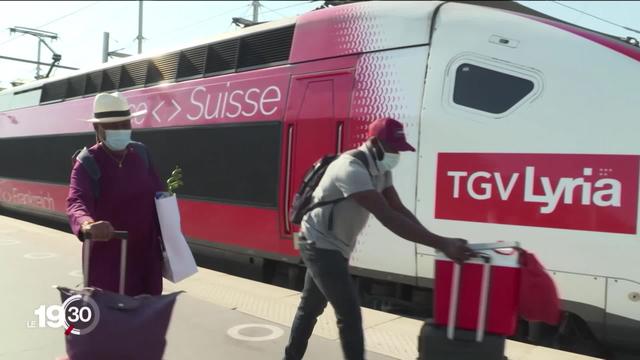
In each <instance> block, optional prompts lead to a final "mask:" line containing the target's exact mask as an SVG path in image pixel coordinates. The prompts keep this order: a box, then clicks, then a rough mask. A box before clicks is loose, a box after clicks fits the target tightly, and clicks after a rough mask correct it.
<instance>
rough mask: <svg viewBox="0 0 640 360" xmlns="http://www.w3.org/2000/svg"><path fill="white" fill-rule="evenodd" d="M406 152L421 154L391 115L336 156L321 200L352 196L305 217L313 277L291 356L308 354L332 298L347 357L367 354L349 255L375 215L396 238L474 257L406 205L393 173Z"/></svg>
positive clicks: (289, 359) (290, 359)
mask: <svg viewBox="0 0 640 360" xmlns="http://www.w3.org/2000/svg"><path fill="white" fill-rule="evenodd" d="M402 151H415V149H414V148H413V147H412V146H411V145H409V144H408V143H407V141H406V138H405V135H404V131H403V126H402V124H401V123H400V122H398V121H396V120H394V119H391V118H384V119H379V120H376V121H375V122H373V123H372V124H371V125H370V126H369V140H367V142H366V143H365V144H363V145H362V146H361V147H360V148H358V149H357V150H356V151H352V152H348V153H345V154H342V155H341V156H340V157H338V158H337V159H336V160H335V161H333V162H332V163H331V164H330V165H329V167H328V168H327V170H326V172H325V174H324V176H323V177H322V180H321V181H320V183H319V184H318V187H317V188H316V189H315V191H314V192H313V203H314V204H317V203H319V202H325V201H331V200H335V199H340V198H345V199H344V200H343V201H340V202H337V203H336V202H333V203H331V204H328V205H326V206H319V207H316V208H313V210H311V211H309V212H308V213H307V214H306V215H305V216H304V218H303V220H302V224H301V233H300V254H301V256H302V259H303V261H304V263H305V265H306V266H307V274H306V277H305V284H304V290H303V292H302V297H301V300H300V305H299V307H298V311H297V313H296V316H295V319H294V321H293V325H292V327H291V336H290V338H289V344H288V345H287V347H286V349H285V357H284V358H285V360H298V359H302V357H303V355H304V353H305V351H306V348H307V343H308V341H309V338H310V337H311V334H312V332H313V328H314V326H315V324H316V321H317V318H318V316H320V315H321V314H322V312H323V311H324V308H325V307H326V306H327V302H330V303H331V305H332V306H333V308H334V309H335V313H336V318H337V320H338V329H339V333H340V342H341V344H342V350H343V353H344V356H345V358H346V359H347V360H363V359H364V335H363V329H362V315H361V312H360V304H359V300H358V294H357V292H356V289H355V287H354V285H353V283H352V281H351V276H350V274H349V257H350V255H351V252H352V250H353V248H354V246H355V243H356V238H357V236H358V234H359V233H360V232H361V231H362V229H363V228H364V226H365V224H366V222H367V220H368V218H369V214H373V216H375V217H376V219H378V221H380V222H381V223H382V225H384V226H385V227H387V228H388V229H389V230H391V231H392V232H393V233H395V234H396V235H398V236H400V237H402V238H404V239H407V240H409V241H412V242H415V243H418V244H422V245H426V246H430V247H433V248H435V249H438V250H440V251H442V252H444V254H446V255H447V256H448V257H449V258H451V259H453V260H456V261H464V260H466V259H468V257H469V255H470V254H471V250H470V249H469V248H468V247H467V245H466V244H467V242H466V241H465V240H463V239H455V238H445V237H442V236H438V235H436V234H433V233H431V232H430V231H429V230H427V229H426V228H425V227H424V226H422V224H420V222H419V221H418V219H416V217H415V216H414V215H413V214H412V213H411V211H409V210H408V209H407V208H406V207H405V206H404V205H403V204H402V202H401V201H400V198H399V197H398V193H397V192H396V190H395V188H394V187H393V182H392V176H391V170H392V169H393V168H394V167H395V166H396V165H397V164H398V162H399V161H400V152H402Z"/></svg>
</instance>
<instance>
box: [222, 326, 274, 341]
mask: <svg viewBox="0 0 640 360" xmlns="http://www.w3.org/2000/svg"><path fill="white" fill-rule="evenodd" d="M248 328H260V329H267V330H270V331H271V334H269V335H264V336H246V335H242V334H240V331H241V330H244V329H248ZM282 334H284V330H282V329H281V328H279V327H277V326H273V325H267V324H244V325H237V326H234V327H232V328H230V329H229V330H227V335H229V336H231V337H232V338H234V339H237V340H244V341H268V340H274V339H277V338H279V337H280V336H282Z"/></svg>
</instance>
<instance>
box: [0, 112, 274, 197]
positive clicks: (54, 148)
mask: <svg viewBox="0 0 640 360" xmlns="http://www.w3.org/2000/svg"><path fill="white" fill-rule="evenodd" d="M281 131H282V130H281V124H280V122H278V121H273V122H258V123H243V124H221V125H211V126H194V127H180V128H160V129H144V130H142V129H139V130H134V132H133V138H134V139H135V140H137V141H141V142H143V143H145V144H146V145H147V146H148V147H149V149H150V152H151V156H152V161H153V163H154V165H155V166H156V169H157V171H158V175H160V177H162V178H163V179H166V178H167V176H168V174H170V173H171V171H172V170H173V169H174V168H175V166H176V165H180V167H181V168H182V169H183V170H184V179H183V180H184V186H183V187H181V188H180V195H181V196H184V197H186V198H193V199H202V200H209V201H217V202H222V203H229V204H243V205H252V206H259V207H265V208H276V207H277V201H278V179H279V169H280V141H281ZM93 144H95V135H94V134H93V133H83V134H65V135H47V136H31V137H20V138H7V139H0V154H15V156H8V157H6V158H5V159H4V160H6V161H4V160H3V163H2V176H3V177H7V178H14V179H24V180H31V181H41V182H48V183H54V184H68V183H69V174H70V172H71V165H72V164H71V155H73V153H74V152H75V151H76V150H77V149H81V148H82V147H84V146H88V147H90V146H92V145H93ZM42 159H47V161H42Z"/></svg>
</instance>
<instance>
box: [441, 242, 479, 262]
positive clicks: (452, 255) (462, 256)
mask: <svg viewBox="0 0 640 360" xmlns="http://www.w3.org/2000/svg"><path fill="white" fill-rule="evenodd" d="M443 240H444V241H443V245H441V248H440V250H441V251H442V252H443V253H444V254H445V255H446V256H447V257H448V258H449V259H451V260H453V261H455V262H457V263H462V262H464V261H466V260H469V257H471V254H473V251H471V249H469V247H468V246H467V244H468V242H467V240H464V239H456V238H444V239H443Z"/></svg>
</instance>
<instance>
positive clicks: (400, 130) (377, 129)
mask: <svg viewBox="0 0 640 360" xmlns="http://www.w3.org/2000/svg"><path fill="white" fill-rule="evenodd" d="M374 136H375V137H377V138H378V140H382V141H384V143H385V145H389V147H390V148H392V149H393V150H395V151H416V149H414V147H413V146H411V145H409V143H408V142H407V138H406V137H405V136H404V126H402V123H400V122H399V121H398V120H395V119H392V118H382V119H378V120H376V121H374V122H372V123H371V125H369V137H374Z"/></svg>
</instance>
